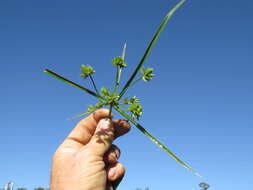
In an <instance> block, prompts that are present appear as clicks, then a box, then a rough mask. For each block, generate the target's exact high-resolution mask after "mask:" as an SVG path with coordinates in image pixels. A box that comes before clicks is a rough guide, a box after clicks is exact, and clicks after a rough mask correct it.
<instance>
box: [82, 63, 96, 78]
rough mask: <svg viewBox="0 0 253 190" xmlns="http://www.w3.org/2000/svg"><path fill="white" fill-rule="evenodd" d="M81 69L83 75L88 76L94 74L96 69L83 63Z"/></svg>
mask: <svg viewBox="0 0 253 190" xmlns="http://www.w3.org/2000/svg"><path fill="white" fill-rule="evenodd" d="M81 71H82V73H81V74H80V76H81V77H84V78H86V77H88V76H90V75H92V74H93V73H95V70H94V69H93V68H92V67H91V66H88V65H82V66H81Z"/></svg>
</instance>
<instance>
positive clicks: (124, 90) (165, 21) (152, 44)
mask: <svg viewBox="0 0 253 190" xmlns="http://www.w3.org/2000/svg"><path fill="white" fill-rule="evenodd" d="M185 1H186V0H181V1H180V2H179V3H177V4H176V6H175V7H174V8H173V9H171V10H170V11H169V13H168V14H167V15H166V16H165V18H164V19H163V21H162V23H161V25H160V26H159V28H158V30H157V31H156V33H155V35H154V36H153V38H152V40H151V42H150V43H149V45H148V47H147V49H146V51H145V53H144V55H143V57H142V59H141V61H140V62H139V64H138V65H137V67H136V68H135V70H134V72H133V73H132V75H131V77H130V78H129V80H128V81H127V83H126V84H125V86H124V87H123V89H122V90H121V92H120V94H119V97H120V98H121V97H122V96H123V95H124V94H125V93H126V91H127V89H128V87H129V86H131V83H132V81H133V80H134V78H135V76H136V75H137V73H138V72H139V70H140V69H141V67H142V65H143V64H144V63H145V60H146V59H147V58H148V56H149V55H150V53H151V50H152V48H153V47H154V45H155V43H156V41H157V40H158V38H159V36H160V34H161V32H162V31H163V29H164V28H165V26H166V25H167V23H168V21H169V20H170V18H171V17H172V15H173V14H174V13H175V12H176V10H177V9H178V8H179V7H181V6H182V5H183V3H184V2H185Z"/></svg>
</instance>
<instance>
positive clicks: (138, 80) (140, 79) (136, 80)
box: [129, 76, 142, 87]
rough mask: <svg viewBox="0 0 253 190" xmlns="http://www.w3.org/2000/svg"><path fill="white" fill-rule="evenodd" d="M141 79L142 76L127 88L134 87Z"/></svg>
mask: <svg viewBox="0 0 253 190" xmlns="http://www.w3.org/2000/svg"><path fill="white" fill-rule="evenodd" d="M141 79H142V76H141V77H139V78H138V79H137V80H135V81H134V82H132V83H131V84H130V86H129V87H132V86H134V85H135V84H136V83H137V82H139V81H140V80H141Z"/></svg>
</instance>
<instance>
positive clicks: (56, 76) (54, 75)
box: [44, 69, 103, 98]
mask: <svg viewBox="0 0 253 190" xmlns="http://www.w3.org/2000/svg"><path fill="white" fill-rule="evenodd" d="M44 72H45V73H47V74H49V75H51V76H53V77H55V78H57V79H59V80H61V81H63V82H65V83H67V84H70V85H71V86H74V87H76V88H79V89H81V90H83V91H84V92H87V93H88V94H90V95H92V96H95V97H97V98H103V97H101V96H100V95H99V94H97V93H95V92H93V91H91V90H89V89H87V88H85V87H83V86H81V85H79V84H76V83H74V82H72V81H70V80H68V79H66V78H64V77H62V76H60V75H58V74H56V73H55V72H53V71H50V70H49V69H45V70H44Z"/></svg>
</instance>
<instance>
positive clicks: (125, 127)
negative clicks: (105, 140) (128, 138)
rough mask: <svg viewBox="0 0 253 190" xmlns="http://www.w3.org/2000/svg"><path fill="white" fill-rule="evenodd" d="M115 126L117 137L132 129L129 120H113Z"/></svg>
mask: <svg viewBox="0 0 253 190" xmlns="http://www.w3.org/2000/svg"><path fill="white" fill-rule="evenodd" d="M113 123H114V128H115V138H117V137H119V136H122V135H124V134H126V133H128V132H129V131H130V130H131V125H130V124H129V122H128V121H127V120H124V119H119V120H116V121H113Z"/></svg>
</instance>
